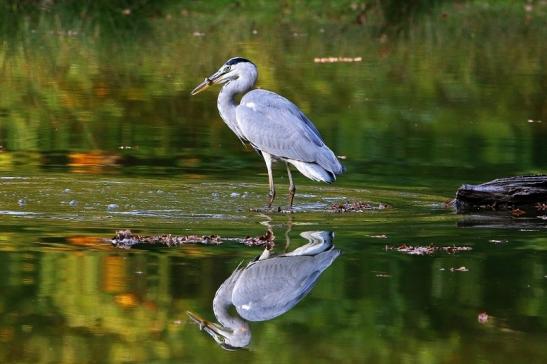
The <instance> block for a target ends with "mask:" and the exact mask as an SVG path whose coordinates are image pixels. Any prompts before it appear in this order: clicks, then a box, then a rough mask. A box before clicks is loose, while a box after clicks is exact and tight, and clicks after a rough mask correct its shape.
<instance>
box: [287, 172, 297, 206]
mask: <svg viewBox="0 0 547 364" xmlns="http://www.w3.org/2000/svg"><path fill="white" fill-rule="evenodd" d="M285 165H286V166H287V174H288V175H289V210H290V209H292V201H293V200H294V194H295V193H296V186H295V185H294V182H293V180H292V174H291V169H290V168H289V163H286V162H285Z"/></svg>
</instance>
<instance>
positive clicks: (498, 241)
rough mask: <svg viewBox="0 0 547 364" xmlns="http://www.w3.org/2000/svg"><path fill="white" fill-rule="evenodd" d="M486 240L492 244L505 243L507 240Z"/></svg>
mask: <svg viewBox="0 0 547 364" xmlns="http://www.w3.org/2000/svg"><path fill="white" fill-rule="evenodd" d="M488 241H489V242H490V243H494V244H506V243H507V242H508V240H497V239H490V240H488Z"/></svg>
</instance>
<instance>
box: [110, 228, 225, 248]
mask: <svg viewBox="0 0 547 364" xmlns="http://www.w3.org/2000/svg"><path fill="white" fill-rule="evenodd" d="M184 244H205V245H219V244H222V241H221V240H220V236H218V235H171V234H164V235H151V236H141V235H137V234H133V233H132V232H131V230H118V231H116V236H114V237H113V238H112V245H114V246H115V247H117V248H124V249H129V248H137V247H138V248H145V247H151V246H155V247H158V246H160V247H161V246H164V247H172V246H179V245H184Z"/></svg>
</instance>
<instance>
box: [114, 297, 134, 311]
mask: <svg viewBox="0 0 547 364" xmlns="http://www.w3.org/2000/svg"><path fill="white" fill-rule="evenodd" d="M115 300H116V303H117V304H118V305H120V306H122V307H123V308H133V307H136V306H137V303H138V299H137V297H136V296H135V295H134V294H133V293H122V294H119V295H116V298H115Z"/></svg>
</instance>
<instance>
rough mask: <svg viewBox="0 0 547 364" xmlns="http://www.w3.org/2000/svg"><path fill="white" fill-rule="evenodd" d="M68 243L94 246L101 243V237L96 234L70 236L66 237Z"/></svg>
mask: <svg viewBox="0 0 547 364" xmlns="http://www.w3.org/2000/svg"><path fill="white" fill-rule="evenodd" d="M68 242H69V244H72V245H79V246H96V245H98V244H100V243H101V239H99V238H97V237H96V236H71V237H69V238H68Z"/></svg>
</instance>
